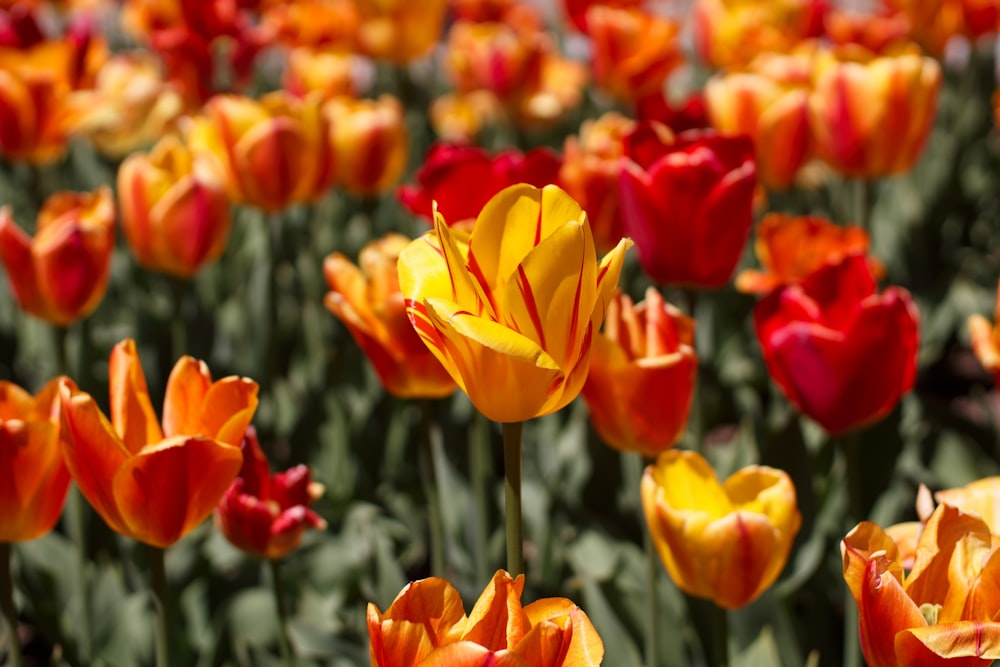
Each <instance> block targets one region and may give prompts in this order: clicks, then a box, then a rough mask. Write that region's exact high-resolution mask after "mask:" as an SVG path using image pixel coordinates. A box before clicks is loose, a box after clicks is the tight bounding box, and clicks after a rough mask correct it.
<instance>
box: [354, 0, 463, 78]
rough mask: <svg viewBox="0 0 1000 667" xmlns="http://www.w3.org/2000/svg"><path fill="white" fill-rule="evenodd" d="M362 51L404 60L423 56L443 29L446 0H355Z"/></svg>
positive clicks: (372, 55) (366, 53)
mask: <svg viewBox="0 0 1000 667" xmlns="http://www.w3.org/2000/svg"><path fill="white" fill-rule="evenodd" d="M355 6H356V7H357V9H358V14H359V15H360V17H361V27H360V28H359V30H358V42H359V44H360V48H361V51H362V52H363V53H364V54H365V55H367V56H370V57H372V58H375V59H377V60H388V61H390V62H394V63H407V62H410V61H411V60H414V59H416V58H419V57H420V56H423V55H424V54H426V53H427V52H428V51H430V49H431V47H432V46H434V44H435V43H437V41H438V40H439V38H440V37H441V32H442V30H444V19H445V12H446V11H447V9H448V2H447V0H427V1H426V2H412V1H411V0H356V2H355Z"/></svg>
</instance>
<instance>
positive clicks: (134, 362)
mask: <svg viewBox="0 0 1000 667" xmlns="http://www.w3.org/2000/svg"><path fill="white" fill-rule="evenodd" d="M108 371H109V375H110V389H111V421H110V422H109V421H108V418H107V417H105V416H104V414H103V413H102V412H101V411H100V408H98V407H97V403H96V402H95V401H94V399H93V398H92V397H91V396H90V395H89V394H86V393H83V392H80V391H76V390H75V388H73V387H72V386H70V385H69V384H63V385H62V387H61V388H60V396H61V399H62V411H63V421H62V425H63V428H64V429H65V430H66V435H65V438H64V440H63V454H64V455H65V457H66V464H67V466H68V467H69V470H70V473H71V474H72V475H73V479H74V481H76V483H77V486H79V487H80V491H81V492H82V493H83V495H84V497H85V498H86V499H87V500H88V501H89V502H90V504H91V505H92V506H93V507H94V509H95V510H96V511H97V513H98V514H100V515H101V517H103V518H104V520H105V521H106V522H107V524H108V526H110V527H111V529H112V530H114V531H115V532H118V533H121V534H122V535H125V536H127V537H131V538H133V539H135V540H138V541H140V542H144V543H146V544H150V545H153V546H156V547H168V546H170V545H171V544H173V543H174V542H176V541H177V540H179V539H180V538H182V537H183V536H184V535H186V534H187V533H188V532H189V531H191V530H192V529H194V528H195V527H197V526H198V524H200V523H201V522H202V521H204V520H205V518H206V517H208V515H209V514H211V513H212V510H213V509H215V506H216V505H217V504H218V502H219V499H221V498H222V495H223V494H224V493H225V492H226V489H228V488H229V484H230V482H232V481H233V479H234V478H235V477H236V474H237V473H238V472H239V470H240V467H241V465H242V463H243V454H242V452H241V451H240V447H239V445H240V442H241V440H242V439H243V434H244V433H245V432H246V429H247V426H248V425H249V424H250V420H251V419H252V418H253V413H254V411H255V410H256V409H257V383H256V382H253V381H252V380H248V379H246V378H238V377H235V376H233V377H227V378H223V379H221V380H219V381H217V382H212V376H211V373H210V372H209V370H208V367H207V366H206V365H205V363H204V362H201V361H197V360H195V359H193V358H191V357H182V358H181V359H179V360H178V361H177V364H176V365H175V366H174V369H173V372H171V374H170V378H169V379H168V380H167V389H166V396H165V398H164V401H163V426H162V428H161V426H160V424H158V423H157V421H156V415H155V414H154V412H153V405H152V402H151V401H150V398H149V391H148V389H147V388H146V377H145V375H143V372H142V366H140V365H139V357H138V354H137V352H136V348H135V342H134V341H132V340H124V341H122V342H120V343H118V344H117V345H116V346H115V347H114V349H113V350H112V352H111V361H110V364H109V369H108Z"/></svg>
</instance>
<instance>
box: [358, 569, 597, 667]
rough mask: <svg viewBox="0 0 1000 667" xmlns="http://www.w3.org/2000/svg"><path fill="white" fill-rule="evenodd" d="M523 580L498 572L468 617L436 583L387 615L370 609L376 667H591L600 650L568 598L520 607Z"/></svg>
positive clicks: (447, 588)
mask: <svg viewBox="0 0 1000 667" xmlns="http://www.w3.org/2000/svg"><path fill="white" fill-rule="evenodd" d="M523 590H524V575H520V576H518V577H517V578H516V579H515V578H513V577H511V576H510V575H509V574H507V573H506V572H504V571H503V570H498V571H497V573H496V574H495V575H493V579H492V580H491V581H490V583H489V584H487V585H486V588H485V589H484V590H483V593H482V595H480V596H479V599H478V600H477V601H476V604H475V606H474V607H473V609H472V612H471V613H470V614H469V615H468V616H466V614H465V610H464V609H463V607H462V598H461V596H460V595H459V593H458V591H457V590H455V588H454V587H453V586H452V585H451V584H450V583H448V582H447V581H445V580H444V579H439V578H437V577H432V578H430V579H421V580H420V581H415V582H412V583H410V584H409V585H407V586H406V588H404V589H403V590H402V591H401V592H400V594H399V595H398V596H397V597H396V599H395V600H394V601H393V603H392V605H390V606H389V608H388V609H386V610H385V612H380V611H379V609H378V607H376V606H375V605H374V604H372V603H369V604H368V636H369V639H370V644H369V652H370V655H371V662H372V665H373V666H374V667H489V666H490V665H510V666H511V667H596V666H597V665H600V664H601V660H602V659H603V658H604V643H603V642H602V641H601V638H600V636H599V635H598V634H597V630H595V629H594V626H593V624H591V622H590V619H589V618H587V615H586V614H585V613H584V612H583V610H582V609H580V608H579V607H578V606H576V605H575V604H574V603H573V602H572V601H570V600H568V599H566V598H545V599H542V600H537V601H536V602H532V603H531V604H529V605H527V606H522V605H521V594H522V591H523Z"/></svg>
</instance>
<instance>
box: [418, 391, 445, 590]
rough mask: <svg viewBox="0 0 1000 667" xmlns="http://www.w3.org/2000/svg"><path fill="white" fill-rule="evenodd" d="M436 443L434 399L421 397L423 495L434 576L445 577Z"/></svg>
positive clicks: (421, 480)
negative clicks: (431, 400) (425, 504)
mask: <svg viewBox="0 0 1000 667" xmlns="http://www.w3.org/2000/svg"><path fill="white" fill-rule="evenodd" d="M434 445H435V443H434V415H433V412H432V410H431V402H430V401H429V400H427V399H424V400H421V401H420V462H419V466H420V482H421V484H422V485H423V487H424V497H425V499H426V501H427V524H428V526H427V527H428V530H429V532H430V551H431V554H430V555H431V576H434V577H443V576H444V567H445V558H444V523H443V520H442V515H441V498H440V494H439V493H438V483H437V475H436V474H435V471H436V469H437V466H435V463H436V462H437V458H438V457H437V456H436V455H435V446H434Z"/></svg>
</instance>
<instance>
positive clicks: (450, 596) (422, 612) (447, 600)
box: [380, 577, 465, 646]
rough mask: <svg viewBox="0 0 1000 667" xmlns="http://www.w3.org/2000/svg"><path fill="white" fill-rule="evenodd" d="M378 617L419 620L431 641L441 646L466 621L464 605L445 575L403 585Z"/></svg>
mask: <svg viewBox="0 0 1000 667" xmlns="http://www.w3.org/2000/svg"><path fill="white" fill-rule="evenodd" d="M380 618H381V619H383V620H392V621H413V622H415V623H420V625H421V626H422V627H424V628H425V629H426V631H427V635H428V637H429V638H430V642H431V645H432V646H441V645H442V644H445V643H447V642H448V641H449V640H450V638H451V635H452V633H453V632H455V630H454V629H455V626H457V625H459V624H461V623H463V622H464V621H465V609H464V608H463V606H462V597H461V595H459V593H458V591H457V590H455V587H454V586H452V585H451V584H450V583H448V581H446V580H444V579H440V578H438V577H431V578H429V579H421V580H419V581H414V582H412V583H411V584H409V585H408V586H407V587H406V588H404V589H403V590H402V592H400V594H399V595H397V596H396V599H395V600H393V602H392V604H391V605H390V606H389V608H388V609H386V610H385V613H384V614H382V615H381V616H380ZM455 638H456V639H457V637H455Z"/></svg>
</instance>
